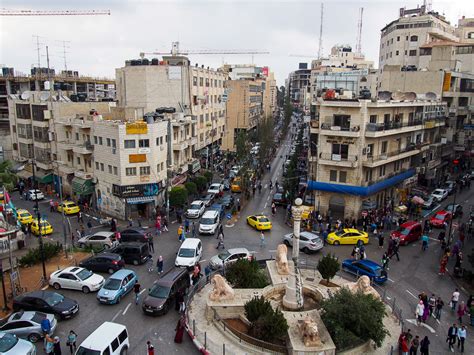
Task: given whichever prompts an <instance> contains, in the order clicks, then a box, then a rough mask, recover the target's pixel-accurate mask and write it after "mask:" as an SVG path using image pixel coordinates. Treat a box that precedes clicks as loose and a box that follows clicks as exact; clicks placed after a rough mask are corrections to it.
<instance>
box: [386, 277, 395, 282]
mask: <svg viewBox="0 0 474 355" xmlns="http://www.w3.org/2000/svg"><path fill="white" fill-rule="evenodd" d="M387 280H388V281H390V282H395V281H393V280H392V279H391V278H390V277H388V278H387Z"/></svg>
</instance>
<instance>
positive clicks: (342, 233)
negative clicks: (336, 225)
mask: <svg viewBox="0 0 474 355" xmlns="http://www.w3.org/2000/svg"><path fill="white" fill-rule="evenodd" d="M334 234H335V235H337V236H338V237H341V236H343V235H344V234H346V232H344V231H343V230H342V231H337V232H335V233H334Z"/></svg>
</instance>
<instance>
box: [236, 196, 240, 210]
mask: <svg viewBox="0 0 474 355" xmlns="http://www.w3.org/2000/svg"><path fill="white" fill-rule="evenodd" d="M237 211H238V212H240V198H238V199H237Z"/></svg>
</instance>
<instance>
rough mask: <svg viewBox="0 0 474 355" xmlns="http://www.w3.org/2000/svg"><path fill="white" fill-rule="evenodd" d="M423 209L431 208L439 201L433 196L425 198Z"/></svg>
mask: <svg viewBox="0 0 474 355" xmlns="http://www.w3.org/2000/svg"><path fill="white" fill-rule="evenodd" d="M423 201H424V202H423V209H425V210H431V209H433V207H434V206H435V204H436V203H437V201H436V200H435V199H434V197H433V196H430V197H429V198H428V199H426V200H423Z"/></svg>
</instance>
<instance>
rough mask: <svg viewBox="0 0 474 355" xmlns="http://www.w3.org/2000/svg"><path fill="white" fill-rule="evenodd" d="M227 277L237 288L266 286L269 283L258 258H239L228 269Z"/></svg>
mask: <svg viewBox="0 0 474 355" xmlns="http://www.w3.org/2000/svg"><path fill="white" fill-rule="evenodd" d="M225 277H226V278H227V280H228V281H229V282H230V284H231V285H232V286H233V287H235V288H264V287H265V286H268V285H269V281H268V278H267V275H266V274H265V273H264V272H263V270H262V269H260V267H259V265H258V263H257V261H256V260H251V261H250V260H247V259H239V260H237V261H236V262H235V263H233V264H232V265H230V266H229V267H228V268H227V269H226V273H225Z"/></svg>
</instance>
